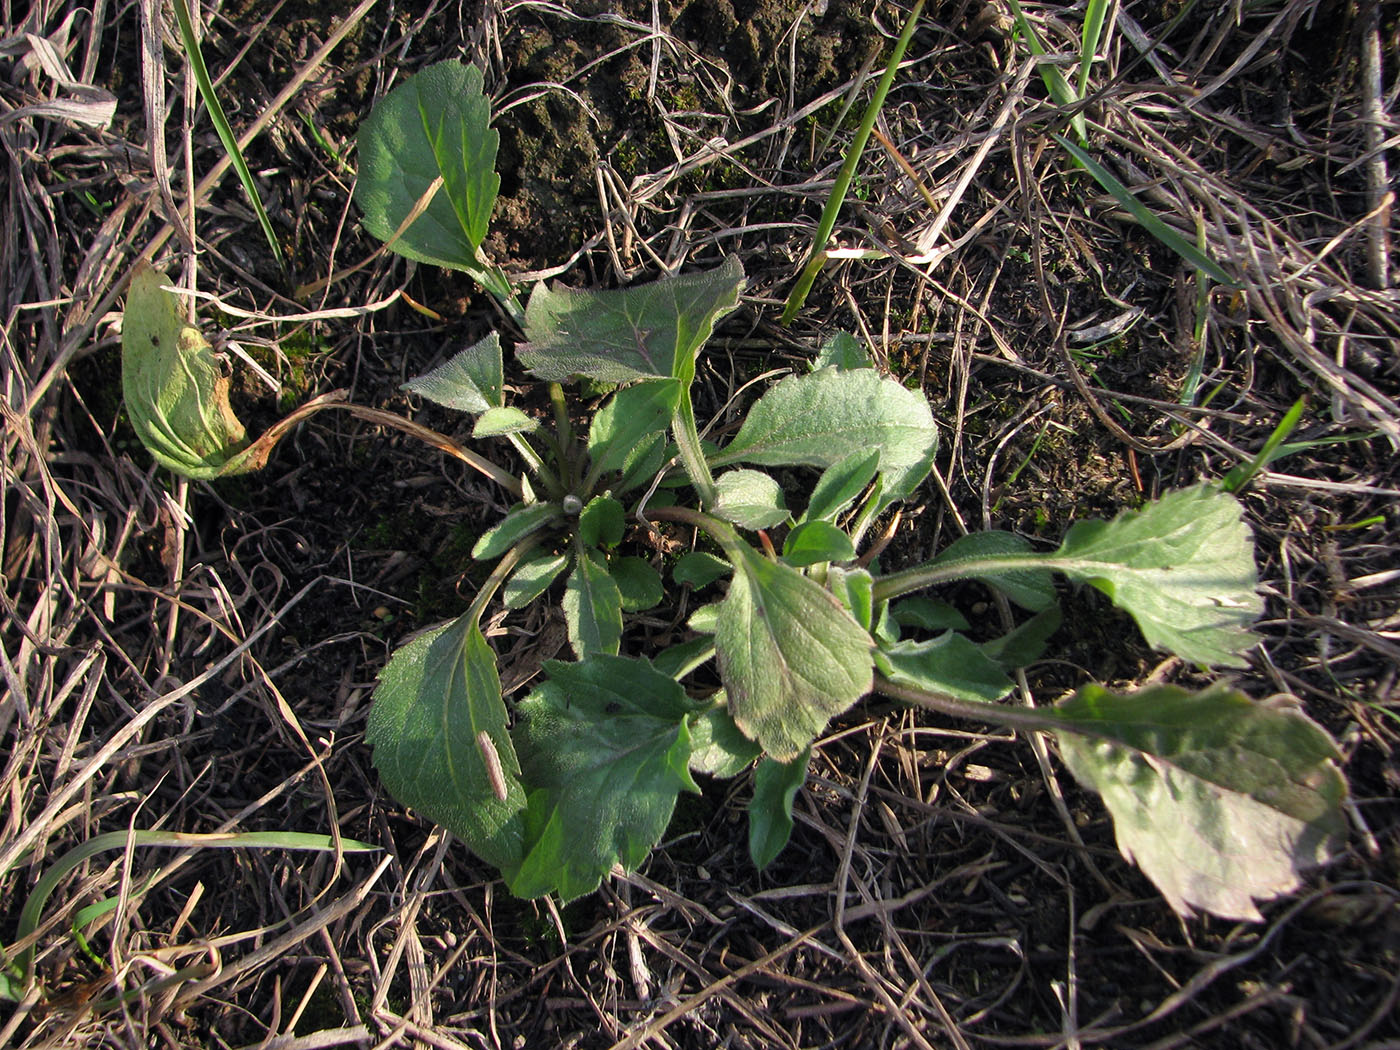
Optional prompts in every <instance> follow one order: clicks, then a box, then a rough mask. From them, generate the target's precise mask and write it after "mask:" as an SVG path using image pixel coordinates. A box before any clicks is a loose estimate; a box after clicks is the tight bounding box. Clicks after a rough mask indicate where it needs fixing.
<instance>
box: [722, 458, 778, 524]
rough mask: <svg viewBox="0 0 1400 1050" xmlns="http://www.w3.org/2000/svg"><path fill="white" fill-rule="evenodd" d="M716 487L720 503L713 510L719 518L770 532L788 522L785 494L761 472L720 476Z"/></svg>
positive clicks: (745, 471)
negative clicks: (769, 530)
mask: <svg viewBox="0 0 1400 1050" xmlns="http://www.w3.org/2000/svg"><path fill="white" fill-rule="evenodd" d="M715 487H716V488H717V489H718V490H719V500H718V501H717V502H716V503H715V505H714V507H713V508H712V510H713V511H714V513H715V515H716V516H717V517H721V518H723V519H724V520H725V521H732V522H733V523H734V524H735V525H739V526H741V527H742V528H745V529H771V528H774V527H776V526H778V525H781V524H782V523H783V522H785V521H787V520H788V510H787V506H786V504H784V502H783V490H782V489H781V488H779V487H778V483H777V482H776V481H774V480H773V479H772V478H770V477H769V476H768V475H767V474H764V473H763V472H762V471H758V470H731V471H729V472H728V473H726V474H721V475H720V476H719V478H718V479H717V480H716V484H715Z"/></svg>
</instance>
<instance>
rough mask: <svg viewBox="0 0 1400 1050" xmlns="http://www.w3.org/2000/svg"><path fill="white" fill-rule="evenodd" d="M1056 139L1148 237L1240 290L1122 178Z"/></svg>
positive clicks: (1082, 152)
mask: <svg viewBox="0 0 1400 1050" xmlns="http://www.w3.org/2000/svg"><path fill="white" fill-rule="evenodd" d="M1055 139H1056V140H1057V141H1058V142H1059V143H1060V145H1061V146H1063V147H1064V148H1065V149H1066V150H1068V151H1069V154H1070V156H1072V157H1073V158H1074V159H1075V160H1076V161H1078V162H1079V165H1080V167H1082V168H1083V169H1084V170H1085V171H1087V172H1088V173H1089V174H1090V175H1092V176H1094V181H1095V182H1097V183H1098V184H1099V185H1100V186H1102V187H1103V188H1104V189H1105V190H1107V191H1108V193H1109V195H1110V196H1112V197H1113V199H1114V200H1116V201H1117V202H1118V203H1119V204H1121V205H1122V206H1123V207H1124V208H1126V209H1127V211H1128V213H1129V214H1130V215H1132V217H1133V218H1134V219H1136V220H1137V222H1138V224H1139V225H1140V226H1141V227H1142V228H1143V229H1145V230H1146V231H1147V232H1148V233H1150V234H1152V236H1153V237H1156V238H1157V240H1159V241H1161V242H1162V243H1163V244H1165V245H1166V246H1167V247H1168V248H1170V249H1171V250H1172V251H1174V252H1176V254H1177V255H1179V256H1181V257H1182V258H1183V259H1185V260H1186V261H1187V262H1188V263H1190V264H1191V265H1192V266H1194V267H1195V268H1196V269H1198V270H1200V271H1202V272H1203V273H1207V274H1209V275H1210V276H1211V277H1213V278H1214V279H1215V280H1217V281H1219V282H1220V283H1221V284H1223V285H1227V286H1229V287H1231V288H1234V287H1236V283H1235V281H1234V280H1232V279H1231V277H1230V275H1229V274H1228V273H1226V272H1225V270H1224V269H1222V268H1221V266H1220V264H1219V263H1217V262H1216V261H1215V260H1214V259H1212V258H1211V257H1210V256H1209V255H1207V254H1206V253H1205V252H1203V251H1201V250H1200V249H1199V248H1197V247H1196V246H1195V245H1194V244H1192V243H1191V242H1190V241H1188V240H1187V239H1186V238H1185V237H1183V236H1181V234H1179V233H1177V232H1176V231H1175V230H1174V229H1172V228H1171V227H1170V226H1168V225H1167V224H1166V223H1165V222H1163V221H1162V220H1161V219H1159V218H1157V216H1156V215H1154V214H1152V212H1151V211H1150V210H1149V209H1148V208H1147V206H1146V205H1145V204H1143V203H1142V202H1141V201H1140V200H1138V199H1137V198H1136V197H1134V196H1133V194H1132V191H1130V190H1129V189H1128V187H1126V186H1124V185H1123V184H1122V183H1121V182H1119V181H1118V177H1117V176H1116V175H1114V174H1113V172H1111V171H1109V170H1108V169H1107V168H1105V167H1104V166H1103V165H1102V164H1100V163H1099V162H1098V161H1096V160H1095V159H1094V158H1093V157H1091V156H1089V154H1088V153H1086V152H1085V151H1084V150H1082V149H1080V148H1079V147H1078V146H1076V145H1075V144H1074V143H1073V142H1071V141H1070V140H1069V139H1067V138H1065V137H1064V136H1063V135H1056V136H1055Z"/></svg>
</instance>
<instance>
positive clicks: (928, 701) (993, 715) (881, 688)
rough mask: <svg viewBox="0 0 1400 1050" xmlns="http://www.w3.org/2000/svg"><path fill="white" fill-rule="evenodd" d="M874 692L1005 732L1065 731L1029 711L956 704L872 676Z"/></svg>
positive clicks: (940, 695) (946, 697)
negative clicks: (993, 725)
mask: <svg viewBox="0 0 1400 1050" xmlns="http://www.w3.org/2000/svg"><path fill="white" fill-rule="evenodd" d="M874 688H875V692H877V693H882V694H884V695H885V696H888V697H892V698H893V699H895V700H902V701H903V702H904V703H906V704H914V705H915V706H917V707H923V708H927V709H928V710H930V711H937V712H938V713H939V714H942V715H951V716H952V717H954V718H966V719H968V720H970V721H973V722H991V723H993V724H995V725H1002V726H1006V727H1007V728H1008V729H1019V730H1022V731H1024V732H1035V731H1037V730H1040V731H1044V732H1051V731H1053V730H1056V729H1064V728H1065V727H1064V726H1063V725H1061V724H1060V723H1059V722H1058V721H1057V720H1056V719H1054V718H1053V717H1050V716H1048V715H1046V714H1043V713H1041V712H1040V711H1037V710H1036V709H1035V708H1032V707H1010V706H1008V705H1006V704H992V703H979V702H977V701H975V700H959V699H958V698H957V697H955V696H949V695H948V694H946V693H933V692H929V691H928V690H926V689H916V688H914V687H913V686H907V685H899V684H898V683H896V682H891V681H890V680H889V679H888V678H884V677H882V676H880V675H876V676H875V687H874Z"/></svg>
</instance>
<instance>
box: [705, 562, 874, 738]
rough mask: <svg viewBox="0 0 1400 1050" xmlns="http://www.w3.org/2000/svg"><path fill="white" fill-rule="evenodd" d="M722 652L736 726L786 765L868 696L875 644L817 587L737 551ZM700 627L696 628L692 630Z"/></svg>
mask: <svg viewBox="0 0 1400 1050" xmlns="http://www.w3.org/2000/svg"><path fill="white" fill-rule="evenodd" d="M731 557H733V558H737V559H738V560H737V561H735V564H734V579H733V580H732V581H731V582H730V585H729V595H728V596H727V597H726V598H725V599H724V601H723V602H722V603H721V604H720V607H719V613H718V620H717V622H716V625H715V653H716V657H717V659H718V661H719V671H720V678H721V680H722V681H723V682H724V686H725V689H726V691H727V692H728V695H729V709H730V713H731V714H732V715H733V716H734V721H735V722H736V723H737V724H738V725H739V727H740V728H741V729H742V730H743V731H744V732H745V733H747V734H748V735H749V736H750V737H751V738H752V739H754V740H756V741H758V743H759V744H760V745H762V747H763V749H764V750H765V751H767V752H768V753H769V754H770V755H772V756H773V757H774V758H775V759H777V760H778V761H780V762H786V761H790V760H792V759H794V758H796V757H797V755H798V754H800V753H801V751H802V749H803V748H805V747H806V746H807V745H808V744H810V743H811V742H812V741H813V740H814V739H816V736H817V734H818V733H820V732H821V731H822V729H824V728H825V727H826V724H827V722H829V721H830V720H831V718H832V717H833V716H835V715H838V714H840V713H841V712H842V711H844V710H846V709H847V708H848V707H850V706H851V705H852V704H854V703H855V702H856V701H857V700H859V699H860V698H861V697H862V696H864V695H865V694H866V693H867V692H868V691H869V689H870V683H871V679H872V677H873V673H872V669H871V646H872V643H871V641H870V636H869V635H868V634H866V633H865V631H863V630H861V628H860V625H859V624H858V623H856V621H855V620H853V619H852V618H851V614H850V613H848V612H847V611H846V610H845V609H844V608H843V607H842V606H841V604H840V603H839V602H838V601H837V600H836V599H835V598H834V597H833V596H832V595H831V594H830V593H829V592H828V591H826V590H824V589H823V588H822V587H820V586H819V585H818V584H816V583H815V582H813V581H812V580H810V579H808V578H807V577H806V576H803V575H802V573H800V572H798V571H797V570H796V569H794V568H792V566H790V565H784V564H782V563H781V562H774V561H769V560H768V559H767V558H764V557H763V556H762V555H760V554H758V553H757V552H755V551H752V550H750V549H748V548H747V547H745V546H743V545H741V544H736V545H735V548H734V550H733V552H732V554H731ZM692 626H693V623H692Z"/></svg>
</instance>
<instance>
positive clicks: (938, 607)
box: [890, 597, 971, 631]
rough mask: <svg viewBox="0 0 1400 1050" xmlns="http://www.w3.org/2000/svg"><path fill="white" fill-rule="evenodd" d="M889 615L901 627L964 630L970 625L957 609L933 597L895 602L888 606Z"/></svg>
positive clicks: (925, 629)
mask: <svg viewBox="0 0 1400 1050" xmlns="http://www.w3.org/2000/svg"><path fill="white" fill-rule="evenodd" d="M890 615H892V616H893V617H894V619H895V623H897V624H899V625H900V626H901V627H917V628H919V630H921V631H948V630H953V631H965V630H967V629H968V627H970V626H971V625H970V624H969V623H968V622H967V618H966V617H965V616H963V614H962V613H960V612H958V610H957V609H954V608H953V607H952V606H951V605H949V604H948V603H947V602H940V601H938V600H937V599H935V598H923V597H919V598H906V599H905V600H904V601H902V602H895V603H894V604H893V605H891V606H890Z"/></svg>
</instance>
